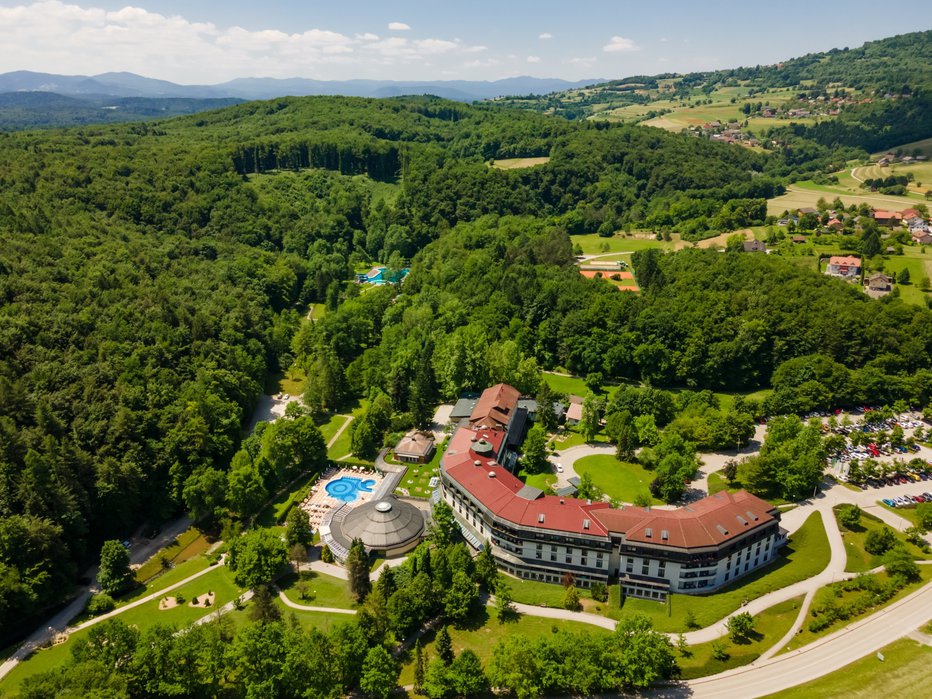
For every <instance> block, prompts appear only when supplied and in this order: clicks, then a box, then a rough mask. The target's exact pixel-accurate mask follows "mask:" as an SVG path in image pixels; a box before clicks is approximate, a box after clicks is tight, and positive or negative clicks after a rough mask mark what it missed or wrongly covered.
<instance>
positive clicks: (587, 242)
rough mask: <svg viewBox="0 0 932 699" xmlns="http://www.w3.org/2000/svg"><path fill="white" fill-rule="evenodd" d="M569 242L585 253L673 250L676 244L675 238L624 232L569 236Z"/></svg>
mask: <svg viewBox="0 0 932 699" xmlns="http://www.w3.org/2000/svg"><path fill="white" fill-rule="evenodd" d="M678 237H679V236H677V238H678ZM570 242H572V243H573V245H574V246H575V245H577V244H578V245H579V246H580V247H581V248H582V250H583V253H585V254H586V255H602V254H605V253H610V252H635V251H637V250H647V249H648V248H660V249H662V250H673V249H674V247H675V245H676V241H675V240H657V239H656V238H655V237H654V236H653V235H651V234H650V233H634V234H631V235H630V236H626V235H625V234H624V233H616V234H615V235H614V236H612V237H611V238H603V237H602V236H600V235H598V234H597V233H587V234H585V235H574V236H571V237H570ZM606 248H607V249H606Z"/></svg>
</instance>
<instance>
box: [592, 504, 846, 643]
mask: <svg viewBox="0 0 932 699" xmlns="http://www.w3.org/2000/svg"><path fill="white" fill-rule="evenodd" d="M830 559H831V551H830V549H829V545H828V537H827V536H826V535H825V528H824V526H823V525H822V516H821V515H820V514H819V513H818V512H813V513H812V514H811V515H809V517H808V519H806V521H805V522H804V523H803V525H802V526H801V527H800V528H799V529H798V530H797V531H796V533H795V534H793V536H792V537H790V543H789V544H788V545H787V546H785V547H784V548H783V549H782V550H781V551H780V555H779V556H778V558H777V560H776V561H774V562H773V563H771V564H770V565H768V566H766V567H765V568H762V569H761V570H758V571H756V572H754V573H751V574H749V575H748V576H747V577H745V578H741V579H740V580H738V581H736V582H735V583H733V584H732V585H729V586H728V587H726V588H724V589H723V590H722V591H721V592H716V593H714V594H711V595H707V596H698V595H681V594H674V595H671V596H670V603H669V605H667V604H662V603H659V602H652V601H649V600H640V599H633V598H632V599H628V600H626V601H625V603H624V605H623V606H622V607H621V608H620V609H617V608H610V609H609V610H608V615H609V616H612V617H616V616H619V617H620V615H621V614H626V613H630V612H643V613H644V614H647V615H648V616H649V617H650V618H651V619H652V620H653V622H654V626H655V627H656V628H657V629H658V630H660V631H669V632H673V633H677V632H681V631H687V628H686V614H687V612H688V611H690V610H691V611H692V613H693V615H694V616H695V618H696V621H697V623H698V624H699V626H700V627H705V626H709V625H710V624H714V623H715V622H717V621H719V620H721V619H723V618H724V617H725V616H727V615H728V614H730V613H731V612H733V611H735V610H736V609H738V608H739V607H740V606H741V603H742V602H743V601H744V600H752V599H756V598H758V597H762V596H764V595H765V594H767V593H768V592H773V591H774V590H779V589H781V588H784V587H787V586H788V585H792V584H793V583H796V582H799V581H800V580H805V579H806V578H810V577H812V576H813V575H816V574H818V573H819V572H821V571H822V570H823V569H824V568H825V566H827V565H828V562H829V560H830Z"/></svg>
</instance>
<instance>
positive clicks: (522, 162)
mask: <svg viewBox="0 0 932 699" xmlns="http://www.w3.org/2000/svg"><path fill="white" fill-rule="evenodd" d="M549 162H550V156H549V155H548V156H544V157H542V158H502V159H501V160H493V161H492V167H494V168H498V169H499V170H517V169H520V168H525V167H534V166H535V165H544V164H546V163H549Z"/></svg>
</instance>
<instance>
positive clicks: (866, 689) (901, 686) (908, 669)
mask: <svg viewBox="0 0 932 699" xmlns="http://www.w3.org/2000/svg"><path fill="white" fill-rule="evenodd" d="M881 654H882V655H883V657H884V659H883V662H881V661H880V660H879V659H878V658H877V656H876V654H873V653H872V654H871V655H868V656H865V657H863V658H861V659H860V660H856V661H855V662H853V663H851V664H849V665H845V666H844V667H843V668H839V669H837V670H835V671H834V672H832V673H831V674H829V675H826V676H825V677H820V678H819V679H817V680H813V681H812V682H807V683H806V684H801V685H799V686H797V687H793V688H791V689H787V690H784V691H782V692H777V693H776V694H770V695H768V696H767V699H837V697H845V699H874V698H875V697H922V696H928V692H929V662H930V661H932V648H930V647H929V646H925V645H922V644H921V643H917V642H916V641H913V640H911V639H908V638H904V639H902V640H899V641H896V642H895V643H891V644H890V645H889V646H886V647H884V648H882V649H881Z"/></svg>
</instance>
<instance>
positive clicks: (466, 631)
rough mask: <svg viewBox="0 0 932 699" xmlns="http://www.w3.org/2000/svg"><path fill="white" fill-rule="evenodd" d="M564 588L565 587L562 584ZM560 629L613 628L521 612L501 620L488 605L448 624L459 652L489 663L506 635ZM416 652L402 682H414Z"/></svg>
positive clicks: (429, 642)
mask: <svg viewBox="0 0 932 699" xmlns="http://www.w3.org/2000/svg"><path fill="white" fill-rule="evenodd" d="M561 589H562V588H561ZM558 628H559V629H560V630H561V631H571V632H576V633H585V634H586V635H587V636H602V637H607V636H608V635H609V634H610V632H609V631H606V630H605V629H600V628H598V627H596V626H592V625H590V624H583V623H580V622H575V621H556V620H554V619H543V618H541V617H534V616H524V615H522V616H519V617H518V619H517V620H516V621H514V622H508V623H505V624H499V623H498V619H497V618H496V617H495V612H494V611H492V610H489V609H487V608H486V609H483V610H481V611H480V612H479V613H478V614H477V615H476V616H475V617H474V618H473V619H471V620H470V621H469V622H468V623H467V624H466V625H465V628H462V629H457V628H454V627H452V626H451V627H449V631H450V638H451V639H452V640H453V650H454V651H455V652H456V653H457V654H458V653H460V652H461V651H463V650H465V649H467V648H468V649H470V650H472V651H473V652H474V653H475V654H476V655H478V656H479V658H480V659H481V660H482V664H483V666H486V665H488V662H489V658H491V657H492V651H493V650H494V648H495V644H496V643H498V641H499V640H500V639H501V638H503V637H504V636H506V635H508V636H513V635H515V634H523V635H524V636H526V637H528V638H536V637H538V636H542V635H545V634H550V633H553V632H554V631H555V629H558ZM434 636H435V633H434V632H433V631H431V632H428V633H426V634H425V635H424V636H423V638H422V640H421V643H422V647H423V648H424V650H425V651H426V655H428V656H429V657H436V653H435V649H434ZM413 660H414V656H413V654H412V653H410V652H409V653H408V654H407V657H406V658H405V661H404V662H405V664H404V666H403V667H402V670H401V678H400V680H399V681H398V684H400V685H406V684H411V683H412V682H413V681H414V665H413Z"/></svg>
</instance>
